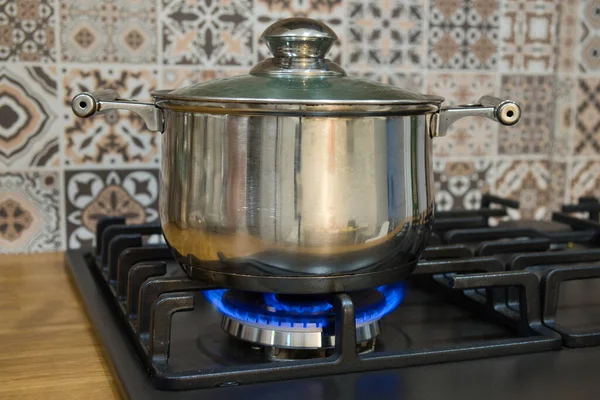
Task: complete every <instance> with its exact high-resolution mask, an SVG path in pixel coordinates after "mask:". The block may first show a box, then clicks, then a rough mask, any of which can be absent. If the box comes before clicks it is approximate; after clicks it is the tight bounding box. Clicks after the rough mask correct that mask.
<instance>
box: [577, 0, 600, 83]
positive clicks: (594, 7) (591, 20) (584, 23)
mask: <svg viewBox="0 0 600 400" xmlns="http://www.w3.org/2000/svg"><path fill="white" fill-rule="evenodd" d="M579 21H580V35H581V36H580V39H579V40H580V44H579V49H580V50H579V51H580V54H579V69H580V70H581V71H598V70H599V69H600V1H598V0H581V4H580V7H579Z"/></svg>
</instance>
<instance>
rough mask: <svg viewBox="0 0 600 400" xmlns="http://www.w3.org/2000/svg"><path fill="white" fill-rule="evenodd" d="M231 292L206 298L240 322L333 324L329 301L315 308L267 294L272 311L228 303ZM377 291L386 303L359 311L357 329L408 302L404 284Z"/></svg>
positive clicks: (296, 325)
mask: <svg viewBox="0 0 600 400" xmlns="http://www.w3.org/2000/svg"><path fill="white" fill-rule="evenodd" d="M227 290H228V289H213V290H205V291H204V295H205V296H206V298H207V299H208V301H209V302H210V303H212V304H213V305H214V306H215V307H216V308H217V309H218V310H219V311H220V312H221V313H223V314H225V315H227V316H229V317H230V318H233V319H236V320H239V321H243V322H249V323H253V324H258V325H270V326H276V327H287V328H299V327H304V328H306V327H316V328H322V327H325V326H327V324H328V323H329V322H330V321H331V311H332V310H333V306H332V305H331V304H330V303H328V302H326V301H320V302H315V303H314V304H312V305H309V304H306V305H296V304H285V303H283V302H281V301H279V300H277V298H276V296H275V295H273V294H271V293H267V294H265V295H264V300H265V304H267V305H268V306H271V307H272V308H273V309H274V311H273V312H270V311H267V310H263V309H259V308H257V307H255V306H252V305H249V306H248V307H245V308H241V307H237V306H234V305H232V304H229V303H227V302H225V301H224V299H223V296H224V295H225V292H226V291H227ZM377 290H378V291H379V292H381V293H382V294H383V298H384V301H382V302H381V303H378V304H377V305H375V306H372V307H368V308H359V309H356V310H355V317H356V326H362V325H366V324H368V323H371V322H373V321H376V320H378V319H380V318H382V317H383V316H385V315H386V314H388V313H390V312H391V311H393V310H394V309H396V307H398V306H399V305H400V303H402V300H403V299H404V293H405V290H404V284H403V283H402V282H400V283H395V284H392V285H386V286H380V287H378V288H377ZM303 312H306V315H299V314H302V313H303ZM311 314H313V315H311ZM314 314H316V315H314Z"/></svg>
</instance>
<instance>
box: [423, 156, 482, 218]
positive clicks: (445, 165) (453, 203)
mask: <svg viewBox="0 0 600 400" xmlns="http://www.w3.org/2000/svg"><path fill="white" fill-rule="evenodd" d="M433 180H434V182H435V204H436V207H437V209H438V210H439V211H447V210H453V209H458V210H462V209H466V210H469V209H476V208H478V207H479V206H480V205H481V195H482V194H483V193H488V192H490V190H491V187H492V183H493V163H492V162H491V161H490V160H489V159H477V160H475V161H473V160H465V161H447V160H444V159H442V158H437V159H434V161H433Z"/></svg>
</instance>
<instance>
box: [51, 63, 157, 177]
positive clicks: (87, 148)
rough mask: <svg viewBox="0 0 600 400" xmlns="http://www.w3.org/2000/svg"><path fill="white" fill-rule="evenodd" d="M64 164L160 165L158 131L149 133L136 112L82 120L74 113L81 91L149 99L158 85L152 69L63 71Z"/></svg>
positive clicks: (108, 114)
mask: <svg viewBox="0 0 600 400" xmlns="http://www.w3.org/2000/svg"><path fill="white" fill-rule="evenodd" d="M62 84H63V88H64V99H63V102H64V107H63V108H62V111H63V116H64V120H65V122H66V125H65V130H64V142H65V150H64V151H65V165H85V164H95V165H107V166H110V165H118V164H134V165H135V164H137V165H140V164H142V165H147V164H158V162H159V158H158V157H159V143H160V141H159V138H160V134H159V133H158V132H151V131H149V130H148V129H147V128H146V126H145V125H144V122H143V121H142V119H141V118H140V117H138V116H137V115H135V114H133V113H122V114H119V113H118V112H110V113H107V114H104V115H102V116H96V117H93V118H87V119H81V118H77V117H76V116H75V115H73V112H72V111H71V99H72V98H73V96H75V95H76V94H77V93H79V92H82V91H90V90H96V89H98V88H104V89H114V90H116V91H117V92H118V93H119V94H120V95H121V97H123V98H135V99H140V100H143V99H148V98H150V91H152V90H154V89H156V88H157V86H158V72H157V71H155V70H150V69H137V68H135V69H134V68H127V69H116V68H112V69H111V68H109V69H89V68H86V69H79V68H72V69H63V82H62Z"/></svg>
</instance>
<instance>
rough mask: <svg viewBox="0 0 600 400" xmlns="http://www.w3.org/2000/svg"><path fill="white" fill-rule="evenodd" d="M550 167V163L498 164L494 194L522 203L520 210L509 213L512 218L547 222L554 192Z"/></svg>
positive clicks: (515, 161)
mask: <svg viewBox="0 0 600 400" xmlns="http://www.w3.org/2000/svg"><path fill="white" fill-rule="evenodd" d="M550 175H551V164H550V162H549V161H548V160H523V159H501V160H499V161H498V162H497V164H496V187H495V190H494V194H496V195H498V196H502V197H508V198H511V199H514V200H517V201H519V202H520V205H521V207H520V209H519V210H510V214H511V217H513V218H523V219H525V218H529V219H532V218H533V219H544V218H548V217H549V215H550V208H549V205H550V204H551V199H552V197H562V196H564V192H563V194H561V193H552V192H551V191H550V190H549V187H550Z"/></svg>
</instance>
